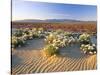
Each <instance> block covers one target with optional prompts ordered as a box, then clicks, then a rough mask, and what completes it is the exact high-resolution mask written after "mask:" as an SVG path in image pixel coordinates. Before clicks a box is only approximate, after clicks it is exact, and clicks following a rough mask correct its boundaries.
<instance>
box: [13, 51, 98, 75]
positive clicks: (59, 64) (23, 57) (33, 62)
mask: <svg viewBox="0 0 100 75" xmlns="http://www.w3.org/2000/svg"><path fill="white" fill-rule="evenodd" d="M12 57H13V58H12V65H13V66H12V74H14V75H15V74H31V73H47V72H64V71H79V70H95V69H96V68H97V64H96V63H97V59H96V55H92V56H81V57H79V58H71V57H67V56H66V57H62V56H52V57H49V58H47V57H44V56H43V54H42V52H41V50H31V51H28V50H27V51H24V50H22V51H15V52H14V54H13V55H12ZM15 59H17V60H15ZM16 61H17V62H16ZM14 62H16V63H14Z"/></svg>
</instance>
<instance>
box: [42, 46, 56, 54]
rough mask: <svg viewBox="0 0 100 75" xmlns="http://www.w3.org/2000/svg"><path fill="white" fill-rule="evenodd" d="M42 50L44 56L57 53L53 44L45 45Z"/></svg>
mask: <svg viewBox="0 0 100 75" xmlns="http://www.w3.org/2000/svg"><path fill="white" fill-rule="evenodd" d="M43 50H44V52H45V55H46V56H52V55H55V54H58V48H57V47H55V46H53V45H47V46H46V47H45V48H44V49H43Z"/></svg>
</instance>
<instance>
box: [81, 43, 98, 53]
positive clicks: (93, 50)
mask: <svg viewBox="0 0 100 75" xmlns="http://www.w3.org/2000/svg"><path fill="white" fill-rule="evenodd" d="M80 49H81V50H82V51H83V52H84V53H85V54H95V53H96V52H97V50H96V45H95V44H87V45H85V44H82V45H81V47H80Z"/></svg>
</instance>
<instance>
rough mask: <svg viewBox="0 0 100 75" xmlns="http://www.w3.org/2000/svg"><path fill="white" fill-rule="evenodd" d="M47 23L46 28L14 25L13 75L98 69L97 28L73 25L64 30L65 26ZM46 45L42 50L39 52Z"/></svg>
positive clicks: (12, 42) (21, 24) (12, 44)
mask: <svg viewBox="0 0 100 75" xmlns="http://www.w3.org/2000/svg"><path fill="white" fill-rule="evenodd" d="M45 24H46V25H44V27H42V26H43V24H42V23H41V25H40V23H39V24H38V23H35V24H34V25H33V24H28V23H25V25H24V24H23V23H17V25H13V28H15V30H14V32H12V36H11V39H12V40H11V47H12V48H13V49H14V50H13V51H12V59H13V60H12V74H22V73H43V72H58V71H77V70H93V69H96V66H97V65H96V54H97V44H96V43H95V42H93V41H94V39H95V41H96V39H97V34H96V26H95V25H93V27H92V25H89V24H88V23H87V25H78V24H77V25H74V24H70V25H65V27H64V24H63V28H62V25H61V24H58V26H60V27H61V28H59V27H58V26H57V25H56V24H55V23H54V24H53V25H52V24H50V26H49V25H47V24H48V23H45ZM21 26H23V27H21ZM24 26H25V27H24ZM27 26H29V27H27ZM45 26H46V27H45ZM48 26H49V27H50V28H48ZM64 28H65V29H64ZM88 29H89V30H88ZM42 44H43V47H42V48H41V49H35V47H39V46H41V45H42ZM28 46H29V47H28ZM63 54H65V55H63ZM15 62H17V63H15Z"/></svg>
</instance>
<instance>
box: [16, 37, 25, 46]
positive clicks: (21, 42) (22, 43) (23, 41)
mask: <svg viewBox="0 0 100 75" xmlns="http://www.w3.org/2000/svg"><path fill="white" fill-rule="evenodd" d="M24 44H25V40H24V39H23V38H21V37H20V38H18V39H17V46H18V47H21V46H23V45H24Z"/></svg>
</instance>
